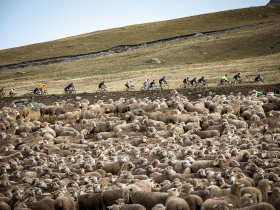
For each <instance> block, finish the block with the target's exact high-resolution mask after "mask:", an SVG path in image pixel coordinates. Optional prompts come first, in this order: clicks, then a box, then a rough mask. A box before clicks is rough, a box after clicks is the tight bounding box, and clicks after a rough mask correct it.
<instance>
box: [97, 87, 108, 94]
mask: <svg viewBox="0 0 280 210" xmlns="http://www.w3.org/2000/svg"><path fill="white" fill-rule="evenodd" d="M95 92H96V93H102V92H108V90H107V88H101V89H98V90H96V91H95Z"/></svg>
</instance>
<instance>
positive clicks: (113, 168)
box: [102, 157, 127, 175]
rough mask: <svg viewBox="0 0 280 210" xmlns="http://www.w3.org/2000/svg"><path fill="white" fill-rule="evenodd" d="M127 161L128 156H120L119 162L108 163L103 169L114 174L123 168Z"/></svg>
mask: <svg viewBox="0 0 280 210" xmlns="http://www.w3.org/2000/svg"><path fill="white" fill-rule="evenodd" d="M126 162H127V158H125V157H119V160H118V162H111V163H106V164H105V165H104V166H103V167H102V169H103V170H104V171H106V173H112V174H113V175H117V174H118V173H119V172H120V171H121V170H122V167H123V166H124V164H125V163H126Z"/></svg>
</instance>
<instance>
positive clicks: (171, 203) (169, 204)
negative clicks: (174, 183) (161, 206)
mask: <svg viewBox="0 0 280 210" xmlns="http://www.w3.org/2000/svg"><path fill="white" fill-rule="evenodd" d="M171 191H173V193H176V194H175V196H171V195H170V192H171ZM168 196H169V197H168V199H167V200H166V202H165V207H166V209H167V210H174V209H181V210H189V209H190V207H189V204H188V203H187V202H186V201H185V200H184V199H182V198H179V197H178V196H179V192H178V190H177V189H176V188H171V189H169V190H168Z"/></svg>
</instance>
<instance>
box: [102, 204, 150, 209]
mask: <svg viewBox="0 0 280 210" xmlns="http://www.w3.org/2000/svg"><path fill="white" fill-rule="evenodd" d="M107 208H108V209H110V210H146V208H145V207H144V206H142V205H140V204H124V205H116V204H114V205H113V206H108V207H107Z"/></svg>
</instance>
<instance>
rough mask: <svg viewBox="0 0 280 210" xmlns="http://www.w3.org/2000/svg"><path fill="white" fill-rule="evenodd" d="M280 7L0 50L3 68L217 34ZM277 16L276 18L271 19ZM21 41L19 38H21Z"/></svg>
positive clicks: (267, 18) (262, 19)
mask: <svg viewBox="0 0 280 210" xmlns="http://www.w3.org/2000/svg"><path fill="white" fill-rule="evenodd" d="M279 8H280V5H273V6H271V5H270V6H263V7H251V8H244V9H238V10H231V11H222V12H217V13H211V14H204V15H197V16H192V17H186V18H180V19H174V20H168V21H161V22H154V23H148V24H139V25H132V26H126V27H121V28H114V29H110V30H104V31H96V32H92V33H87V34H82V35H79V36H73V37H68V38H64V39H59V40H55V41H50V42H44V43H38V44H33V45H28V46H23V47H18V48H12V49H6V50H2V51H0V66H2V65H8V64H14V63H20V62H26V61H30V60H38V59H44V58H50V57H60V56H68V55H78V54H87V53H93V52H99V51H103V50H107V49H111V48H114V47H117V46H122V45H124V46H125V45H135V44H140V43H146V42H151V41H155V40H160V39H166V38H170V37H176V36H178V35H187V34H194V33H199V32H207V31H216V30H221V29H227V28H234V27H239V26H245V25H250V24H255V23H260V22H265V21H271V20H275V19H279V15H280V9H279ZM272 13H274V14H275V16H269V14H272ZM19 38H20V37H19Z"/></svg>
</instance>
